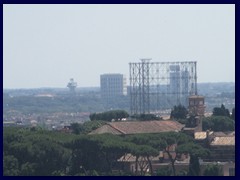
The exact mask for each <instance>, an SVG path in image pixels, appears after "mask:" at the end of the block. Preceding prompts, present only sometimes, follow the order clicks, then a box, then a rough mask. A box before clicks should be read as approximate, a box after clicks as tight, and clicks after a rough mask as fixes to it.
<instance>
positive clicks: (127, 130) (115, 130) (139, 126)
mask: <svg viewBox="0 0 240 180" xmlns="http://www.w3.org/2000/svg"><path fill="white" fill-rule="evenodd" d="M183 127H184V125H182V124H180V123H178V122H177V121H170V120H166V121H128V122H111V123H108V124H106V125H104V126H102V127H100V128H98V129H96V130H94V131H93V132H91V133H90V134H103V133H112V134H138V133H159V132H169V131H181V130H182V128H183Z"/></svg>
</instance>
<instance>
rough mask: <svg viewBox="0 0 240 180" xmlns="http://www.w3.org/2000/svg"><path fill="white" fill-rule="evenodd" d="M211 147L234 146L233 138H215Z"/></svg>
mask: <svg viewBox="0 0 240 180" xmlns="http://www.w3.org/2000/svg"><path fill="white" fill-rule="evenodd" d="M210 145H212V146H226V145H228V146H235V136H228V137H215V138H214V139H213V141H212V142H211V144H210Z"/></svg>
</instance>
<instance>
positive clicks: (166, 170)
mask: <svg viewBox="0 0 240 180" xmlns="http://www.w3.org/2000/svg"><path fill="white" fill-rule="evenodd" d="M171 174H172V170H171V168H169V167H162V168H159V169H157V172H156V175H157V176H171Z"/></svg>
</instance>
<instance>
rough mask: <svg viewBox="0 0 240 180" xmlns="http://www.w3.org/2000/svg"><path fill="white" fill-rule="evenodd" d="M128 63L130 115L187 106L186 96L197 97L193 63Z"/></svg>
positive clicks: (145, 61)
mask: <svg viewBox="0 0 240 180" xmlns="http://www.w3.org/2000/svg"><path fill="white" fill-rule="evenodd" d="M150 60H151V59H141V62H138V63H129V71H130V72H129V73H130V111H131V114H146V113H151V112H158V111H161V110H164V109H169V108H172V107H173V106H174V105H178V104H182V105H185V106H187V99H188V96H190V95H197V62H196V61H191V62H187V61H185V62H150Z"/></svg>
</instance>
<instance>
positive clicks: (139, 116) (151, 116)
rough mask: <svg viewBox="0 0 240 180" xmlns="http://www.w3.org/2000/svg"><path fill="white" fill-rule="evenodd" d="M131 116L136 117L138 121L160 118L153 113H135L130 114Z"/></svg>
mask: <svg viewBox="0 0 240 180" xmlns="http://www.w3.org/2000/svg"><path fill="white" fill-rule="evenodd" d="M131 118H133V119H137V120H140V121H149V120H162V118H161V117H158V116H156V115H155V114H135V115H132V116H131Z"/></svg>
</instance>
